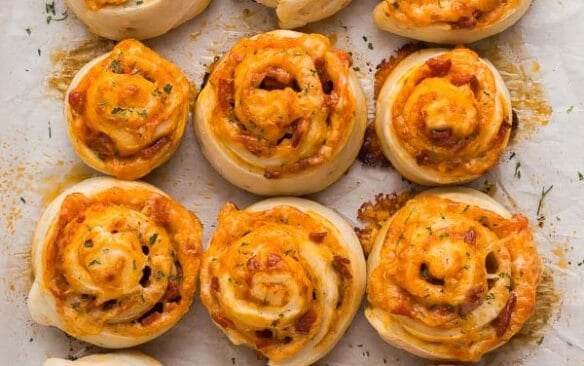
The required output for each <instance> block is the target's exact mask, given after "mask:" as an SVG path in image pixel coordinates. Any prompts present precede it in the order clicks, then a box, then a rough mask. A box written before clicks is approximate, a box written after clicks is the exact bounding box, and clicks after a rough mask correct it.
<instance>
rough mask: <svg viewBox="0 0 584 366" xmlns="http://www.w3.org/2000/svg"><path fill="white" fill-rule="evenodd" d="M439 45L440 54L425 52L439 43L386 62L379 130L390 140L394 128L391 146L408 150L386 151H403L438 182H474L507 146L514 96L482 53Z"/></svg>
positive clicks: (391, 156)
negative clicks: (511, 97) (510, 98)
mask: <svg viewBox="0 0 584 366" xmlns="http://www.w3.org/2000/svg"><path fill="white" fill-rule="evenodd" d="M438 51H439V50H436V52H435V53H436V55H435V56H434V57H427V56H421V55H422V54H423V52H427V53H429V52H432V50H424V51H421V52H414V53H413V54H411V55H410V56H409V57H406V58H403V55H400V56H399V57H398V58H397V60H399V61H400V62H391V61H390V62H387V63H384V64H382V65H381V67H380V69H379V71H378V74H380V75H382V76H383V77H385V81H381V80H380V78H378V79H377V82H378V83H379V82H382V83H385V84H384V85H383V88H382V92H381V93H380V95H379V97H378V100H377V110H378V116H377V129H378V132H380V133H378V135H379V136H380V137H381V138H382V139H383V138H386V137H385V136H386V135H387V134H388V133H389V134H390V135H391V136H392V137H391V138H392V139H393V140H394V141H393V142H395V143H396V144H397V145H395V144H394V143H393V142H389V141H386V142H385V145H386V146H388V145H391V146H388V148H386V149H384V150H387V149H401V150H402V151H403V153H401V154H390V153H386V154H387V155H390V156H388V158H390V160H392V162H394V164H395V161H394V160H396V159H403V158H402V157H400V156H399V155H401V156H405V157H406V159H409V160H410V161H412V162H415V165H416V166H417V167H416V168H417V169H418V170H421V171H427V172H428V174H430V175H433V176H434V178H433V179H432V180H434V183H452V182H458V181H468V180H471V179H473V178H476V177H478V176H480V175H482V174H484V173H485V172H486V171H487V170H489V169H490V168H492V167H493V166H494V165H495V164H496V163H497V162H498V160H499V157H500V155H501V153H502V151H503V149H504V148H505V147H506V146H507V143H508V140H509V136H510V133H511V120H510V113H511V110H510V100H509V96H508V92H507V90H506V88H505V85H504V84H503V83H502V81H501V80H499V79H500V76H499V75H498V74H496V70H495V69H494V68H493V67H492V65H490V64H488V63H487V62H485V61H484V60H482V59H480V58H479V56H478V55H477V54H476V53H474V52H473V51H471V50H469V49H466V48H457V49H453V50H450V51H447V50H444V51H443V52H438ZM416 57H419V58H420V59H419V60H418V61H412V60H416ZM400 64H403V65H408V66H407V67H401V68H400ZM398 70H399V71H398ZM386 131H389V132H386ZM382 145H383V144H382ZM395 165H398V170H400V169H399V164H395ZM402 174H404V175H406V177H407V178H409V179H412V180H414V181H418V179H416V178H415V177H411V176H409V175H411V174H407V173H406V172H402ZM420 183H425V184H426V183H427V182H424V181H423V180H422V181H421V182H420Z"/></svg>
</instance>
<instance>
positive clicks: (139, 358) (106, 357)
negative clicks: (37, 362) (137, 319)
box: [43, 351, 162, 366]
mask: <svg viewBox="0 0 584 366" xmlns="http://www.w3.org/2000/svg"><path fill="white" fill-rule="evenodd" d="M43 366H162V364H161V363H160V362H158V361H156V360H155V359H153V358H152V357H150V356H147V355H145V354H143V353H142V352H138V351H120V352H116V353H102V354H97V355H91V356H85V357H81V358H79V359H77V360H75V361H69V360H64V359H62V358H49V359H48V360H46V361H45V362H44V363H43Z"/></svg>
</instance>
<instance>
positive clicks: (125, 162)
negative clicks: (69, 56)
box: [65, 40, 190, 179]
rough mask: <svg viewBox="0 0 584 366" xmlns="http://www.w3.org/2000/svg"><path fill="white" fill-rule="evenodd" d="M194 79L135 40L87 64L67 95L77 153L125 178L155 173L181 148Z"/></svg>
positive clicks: (69, 120)
mask: <svg viewBox="0 0 584 366" xmlns="http://www.w3.org/2000/svg"><path fill="white" fill-rule="evenodd" d="M189 90H190V86H189V82H188V80H187V78H186V77H185V76H184V74H183V73H182V72H181V71H180V69H179V68H178V67H176V66H175V65H173V64H172V63H170V62H169V61H167V60H165V59H163V58H162V57H160V56H159V55H158V54H157V53H156V52H154V51H152V50H151V49H149V48H147V47H146V46H144V45H143V44H142V43H140V42H139V41H136V40H126V41H122V42H120V43H119V44H118V45H117V46H116V47H114V49H113V50H112V51H111V52H109V53H107V54H105V55H103V56H100V57H98V58H96V59H94V60H93V61H90V62H89V63H88V64H87V65H85V66H84V67H83V68H82V69H81V70H80V71H79V72H78V73H77V75H76V76H75V78H74V79H73V81H72V82H71V85H70V86H69V90H68V91H67V94H66V97H65V118H66V119H67V124H68V133H69V138H70V139H71V143H72V144H73V148H74V149H75V152H76V153H77V155H78V156H79V157H80V158H81V159H82V160H83V161H84V162H85V163H86V164H87V165H89V166H91V167H92V168H94V169H96V170H98V171H100V172H102V173H105V174H108V175H113V176H115V177H117V178H121V179H137V178H141V177H143V176H144V175H146V174H148V173H150V172H151V171H152V170H153V169H155V168H157V167H158V166H160V165H161V164H163V163H164V162H165V161H167V160H168V159H169V158H170V156H171V155H172V153H174V151H175V150H176V149H177V147H178V146H179V144H180V141H181V139H182V136H183V134H184V131H185V128H186V123H187V119H188V114H189Z"/></svg>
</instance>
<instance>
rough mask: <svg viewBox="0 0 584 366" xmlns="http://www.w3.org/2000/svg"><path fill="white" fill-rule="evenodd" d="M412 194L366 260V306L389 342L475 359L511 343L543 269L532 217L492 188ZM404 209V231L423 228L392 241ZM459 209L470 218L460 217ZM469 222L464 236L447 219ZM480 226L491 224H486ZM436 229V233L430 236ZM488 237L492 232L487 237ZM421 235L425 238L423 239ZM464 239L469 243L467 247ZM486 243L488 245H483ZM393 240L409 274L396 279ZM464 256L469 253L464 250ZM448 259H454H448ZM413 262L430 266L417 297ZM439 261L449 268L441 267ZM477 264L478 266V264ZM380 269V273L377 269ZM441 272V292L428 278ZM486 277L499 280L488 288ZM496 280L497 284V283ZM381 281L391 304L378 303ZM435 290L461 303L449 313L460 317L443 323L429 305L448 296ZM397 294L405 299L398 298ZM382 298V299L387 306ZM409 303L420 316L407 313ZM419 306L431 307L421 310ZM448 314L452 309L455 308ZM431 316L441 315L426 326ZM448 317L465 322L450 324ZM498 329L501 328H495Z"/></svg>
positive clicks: (439, 356) (424, 353) (433, 354)
mask: <svg viewBox="0 0 584 366" xmlns="http://www.w3.org/2000/svg"><path fill="white" fill-rule="evenodd" d="M412 201H415V203H414V202H412ZM412 201H410V202H409V203H408V204H406V206H404V208H402V209H401V210H400V211H398V212H397V213H396V214H395V215H394V216H392V218H390V219H389V220H388V221H387V222H386V223H385V224H384V226H383V227H382V229H381V230H380V231H379V233H378V234H377V237H376V240H375V244H374V247H373V250H372V252H371V254H370V256H369V258H368V261H367V270H368V289H367V293H368V299H369V303H368V304H367V307H366V309H365V316H366V317H367V319H368V320H369V322H370V323H371V325H372V326H373V327H374V328H375V329H376V330H377V331H378V332H379V334H380V336H381V337H382V338H383V339H384V340H385V341H386V342H387V343H389V344H391V345H394V346H396V347H398V348H402V349H404V350H406V351H408V352H411V353H413V354H415V355H418V356H420V357H424V358H428V359H434V360H445V361H446V360H447V361H473V362H476V361H478V360H479V359H480V358H481V357H482V356H483V355H484V354H485V353H487V352H489V351H491V350H493V349H495V348H497V347H499V346H501V345H502V344H504V343H505V342H507V341H508V340H509V338H511V337H512V336H513V335H514V334H515V333H516V332H517V331H518V330H519V329H521V326H522V325H523V323H524V322H525V321H526V320H527V319H528V318H529V317H530V316H531V314H532V313H533V311H534V310H535V291H536V286H537V283H538V282H539V278H540V275H541V271H542V264H541V261H540V258H539V255H538V254H537V250H536V248H535V245H534V243H533V238H532V236H531V231H530V229H529V227H528V226H527V220H526V219H525V218H524V217H522V216H521V215H511V213H509V211H507V210H506V209H505V208H504V207H503V206H502V205H501V204H499V203H498V202H496V201H495V200H493V199H492V198H491V197H489V196H488V195H486V194H484V193H482V192H479V191H476V190H473V189H470V188H439V189H432V190H429V191H426V192H424V193H422V194H420V195H418V197H416V198H414V199H413V200H412ZM421 205H422V206H421ZM423 205H425V206H423ZM440 205H441V206H440ZM426 209H431V210H434V209H437V211H435V212H434V214H430V215H429V216H421V217H422V218H420V217H418V216H417V215H419V214H422V215H424V214H423V213H421V212H420V211H422V210H426ZM404 210H405V211H404ZM428 212H431V211H428ZM404 213H405V214H406V221H405V223H406V224H407V225H409V226H406V228H407V229H406V230H415V229H414V228H419V232H418V234H417V235H418V236H417V238H418V239H416V236H412V235H410V233H408V232H405V231H404V235H405V236H403V237H401V238H400V239H399V240H398V242H397V243H394V242H393V241H391V242H390V241H388V240H389V239H388V234H389V232H390V230H397V227H396V228H393V226H394V225H400V227H401V225H403V224H404V221H403V218H404ZM481 214H484V216H480V217H482V218H484V221H482V222H481V221H480V220H479V221H475V222H474V223H471V222H469V221H463V220H466V219H467V218H470V219H471V220H474V219H473V217H476V216H477V215H481ZM398 215H401V218H399V219H397V220H399V223H396V224H394V222H393V221H394V220H396V218H397V217H399V216H398ZM432 215H434V216H432ZM461 215H462V216H464V217H465V218H464V219H461V217H462V216H461ZM456 217H458V219H457V218H456ZM457 220H458V221H457ZM443 222H446V224H445V225H447V226H444V224H443ZM441 223H442V224H441ZM477 223H478V225H476V224H477ZM469 224H470V226H469V227H471V228H472V229H471V230H472V235H466V234H465V235H463V236H460V235H459V232H460V230H459V229H455V228H449V226H448V225H450V226H452V227H456V226H457V225H458V226H460V228H462V227H463V226H464V227H466V225H469ZM441 225H442V226H441ZM483 225H490V226H491V227H490V228H486V227H484V226H483ZM507 228H508V229H507ZM484 229H486V230H492V232H490V233H489V232H485V231H484ZM465 230H466V229H465ZM495 232H496V233H497V235H495V236H493V235H492V234H493V233H495ZM392 235H393V234H392ZM432 235H434V236H435V237H437V238H435V237H432ZM505 235H507V236H505ZM485 237H488V238H487V240H485V239H484V238H485ZM424 238H428V239H424ZM497 238H498V240H499V241H497ZM401 240H407V241H408V242H407V243H406V244H402V245H403V247H400V244H399V241H401ZM413 240H416V241H415V242H414V241H413ZM424 240H425V243H426V244H424ZM440 241H442V244H441V243H440ZM408 243H410V244H408ZM436 243H438V244H436ZM494 243H495V244H494ZM407 245H411V247H412V248H414V247H415V248H417V247H418V246H419V247H420V249H411V250H412V251H416V250H421V252H417V253H418V254H409V255H410V256H408V254H407V249H404V248H405V246H407ZM440 245H443V247H440ZM467 245H468V247H466V246H467ZM484 245H486V246H490V247H489V249H488V250H487V251H486V252H485V251H484V248H486V247H483V246H484ZM390 246H395V248H396V249H395V250H396V251H397V252H396V255H399V258H400V259H399V260H400V261H401V262H402V264H398V265H397V266H398V267H399V268H398V269H397V271H398V272H401V273H405V274H404V275H403V276H404V279H401V280H400V281H398V282H394V281H395V279H396V277H395V276H396V275H395V274H393V275H392V274H391V273H393V270H392V269H391V266H392V265H391V264H389V263H391V261H392V259H391V258H390V257H388V256H389V255H390V254H389V253H390V252H391V251H388V249H387V248H389V247H390ZM475 246H479V248H476V249H475ZM384 248H385V249H384ZM422 248H423V249H422ZM439 250H443V252H439ZM465 250H466V251H467V252H466V259H462V260H460V258H458V257H457V255H458V254H457V253H458V252H460V251H465ZM489 250H490V251H491V253H489V255H493V254H492V253H493V252H495V254H494V256H495V257H496V258H497V259H496V261H497V262H496V263H497V266H496V268H495V269H494V272H495V273H493V274H491V273H492V272H489V271H493V269H487V265H489V263H488V260H489V256H487V257H485V258H486V259H483V260H484V261H485V262H484V263H486V264H483V266H485V267H484V268H485V269H482V268H481V267H480V263H479V262H480V258H482V257H481V256H484V255H485V254H486V253H487V252H488V251H489ZM398 252H399V253H398ZM438 252H439V253H438ZM383 253H385V254H383ZM436 253H438V254H439V257H438V258H434V259H432V258H433V257H432V255H434V254H436ZM461 257H462V258H464V255H463V256H461ZM477 257H478V258H479V260H478V261H477V260H476V258H477ZM444 258H449V259H450V262H449V261H448V259H444ZM444 260H446V264H444ZM412 261H421V262H423V263H426V264H427V266H428V267H426V268H427V269H426V270H427V271H428V272H426V274H420V275H419V276H420V277H421V281H423V282H422V283H423V284H422V285H421V286H422V287H425V288H424V291H423V293H424V294H425V295H424V296H418V295H417V294H416V292H415V291H418V288H417V287H416V286H417V283H416V282H415V281H419V280H418V279H416V274H417V273H412V274H411V275H410V274H408V273H409V268H410V266H411V265H412ZM416 263H417V262H416ZM448 263H450V264H448ZM441 265H443V266H445V267H440V266H441ZM455 267H456V268H455ZM458 267H460V268H458ZM477 267H479V268H478V270H477V269H476V268H477ZM382 270H383V272H378V271H382ZM416 270H419V269H416ZM459 270H460V271H459ZM449 271H451V272H449ZM460 272H462V274H461V273H460ZM382 273H383V274H384V275H385V278H386V279H385V280H384V281H383V283H381V282H378V281H380V275H381V274H382ZM484 273H487V277H484ZM424 276H427V277H428V278H425V277H424ZM442 276H444V277H443V281H444V284H443V285H439V287H440V286H441V290H440V292H439V293H438V294H436V293H434V290H435V289H436V288H435V287H434V286H435V285H433V284H432V283H433V282H431V281H436V279H435V277H436V278H440V277H442ZM457 276H459V277H457ZM455 278H458V280H456V281H459V282H458V284H457V285H452V284H455V283H457V282H456V281H455V280H454V279H455ZM487 278H489V281H494V284H492V285H489V287H488V288H487V287H484V288H483V287H482V286H484V285H486V279H487ZM483 281H484V282H485V283H483ZM498 282H499V284H497V283H498ZM434 283H435V282H434ZM467 283H474V285H476V286H478V287H477V289H482V290H484V291H483V292H481V291H476V290H475V292H474V295H472V293H473V291H469V292H465V291H467V290H468V288H469V287H468V286H467ZM380 286H383V291H384V292H386V293H387V294H389V295H388V296H389V297H387V299H394V300H385V304H388V305H387V306H390V307H391V308H392V309H393V310H392V311H388V309H385V308H382V307H380V306H379V304H380V302H379V301H380V299H381V298H382V297H379V295H380V294H378V293H374V292H375V291H380V289H381V288H382V287H380ZM396 286H397V287H396ZM469 286H470V285H469ZM490 286H492V287H490ZM506 286H508V287H506ZM505 288H507V290H505ZM461 289H464V291H463V290H461ZM394 291H398V292H397V293H399V294H402V295H396V294H397V293H396V292H394ZM412 291H413V292H412ZM461 291H462V292H461ZM485 291H486V293H485ZM510 291H512V293H511V292H510ZM469 293H470V294H471V295H469ZM404 294H407V295H404ZM400 296H406V297H405V298H404V297H400ZM408 296H409V297H408ZM465 296H466V297H465ZM469 296H470V297H469ZM434 297H437V298H439V299H441V301H445V302H446V304H449V306H455V309H456V307H458V310H457V311H458V312H459V313H458V314H460V312H462V311H464V314H465V315H464V316H462V315H458V314H456V313H455V314H454V315H452V317H453V319H454V320H449V321H454V322H459V323H448V321H446V322H443V323H442V325H440V315H437V314H439V313H435V312H433V311H434V310H432V307H431V305H433V306H436V305H437V304H444V303H441V302H436V303H434V302H433V301H435V300H433V299H434ZM512 297H515V300H512ZM400 298H401V299H402V300H399V299H400ZM395 301H397V302H395ZM400 301H402V302H403V303H400ZM469 301H470V305H469V303H468V302H469ZM513 301H514V303H513V305H512V307H511V311H510V312H509V314H508V315H509V320H508V322H507V324H506V325H505V326H504V327H502V329H500V330H497V327H498V326H499V325H498V324H497V322H500V321H501V320H500V317H502V316H503V315H502V313H504V312H505V311H506V307H507V306H508V305H509V304H510V303H511V302H513ZM385 304H384V305H383V306H386V305H385ZM400 304H401V305H400ZM409 306H412V308H410V307H409ZM464 306H467V308H466V310H462V309H464ZM412 309H413V310H412ZM424 309H426V310H424ZM428 309H429V310H428ZM410 310H411V311H413V312H415V314H416V315H407V313H408V312H410ZM453 311H454V310H453ZM422 312H427V313H428V314H426V315H420V314H422ZM411 314H414V313H411ZM424 314H425V313H424ZM443 315H444V314H443ZM444 316H450V314H449V315H444ZM416 317H419V319H425V317H427V318H428V320H427V321H422V320H419V319H418V320H416V319H417V318H416ZM458 317H460V318H458ZM493 319H494V320H493ZM424 322H427V323H424ZM431 322H436V324H435V325H434V326H430V325H428V323H431ZM473 322H474V323H473ZM424 324H425V325H424ZM448 324H460V325H458V326H456V325H454V326H451V327H449V326H448ZM469 327H470V328H473V329H470V328H469ZM499 331H500V333H497V332H499Z"/></svg>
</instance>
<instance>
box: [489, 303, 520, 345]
mask: <svg viewBox="0 0 584 366" xmlns="http://www.w3.org/2000/svg"><path fill="white" fill-rule="evenodd" d="M516 304H517V295H515V292H512V293H511V296H510V297H509V300H507V303H506V304H505V307H504V308H503V311H502V312H501V314H500V315H499V317H498V318H497V319H495V321H494V324H493V326H494V327H495V331H496V332H497V337H499V338H500V337H502V336H504V335H505V332H507V328H509V323H510V322H511V315H512V314H513V310H515V305H516Z"/></svg>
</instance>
